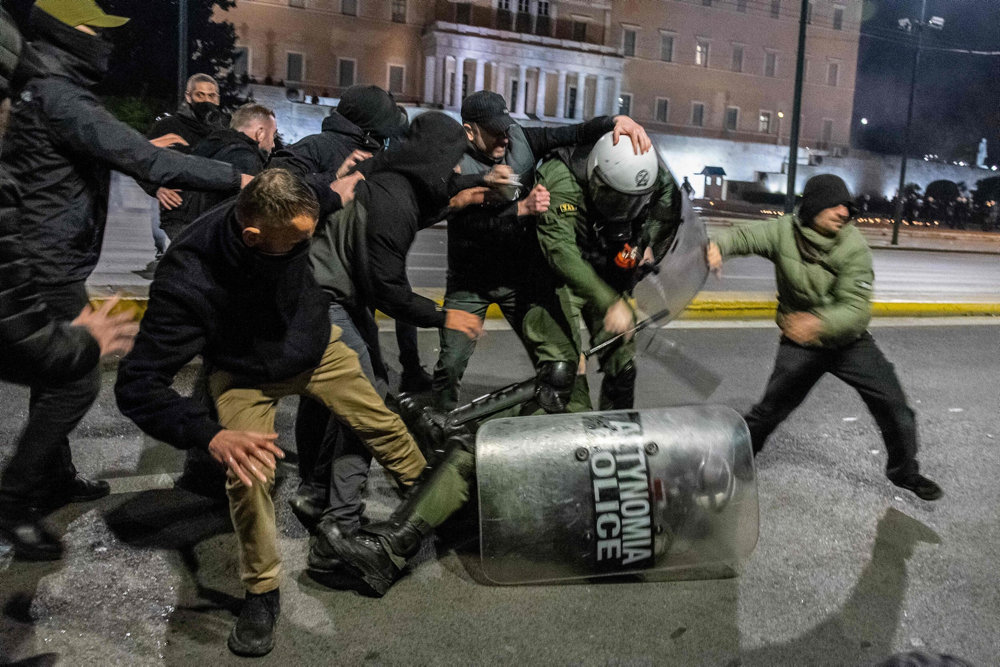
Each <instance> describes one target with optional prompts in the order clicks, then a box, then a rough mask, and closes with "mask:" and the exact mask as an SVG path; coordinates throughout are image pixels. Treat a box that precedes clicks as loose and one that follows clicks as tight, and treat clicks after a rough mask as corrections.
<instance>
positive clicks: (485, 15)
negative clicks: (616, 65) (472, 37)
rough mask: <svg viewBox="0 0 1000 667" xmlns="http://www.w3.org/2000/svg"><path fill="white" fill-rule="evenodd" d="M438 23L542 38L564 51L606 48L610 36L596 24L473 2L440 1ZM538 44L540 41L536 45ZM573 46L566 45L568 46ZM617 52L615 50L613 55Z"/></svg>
mask: <svg viewBox="0 0 1000 667" xmlns="http://www.w3.org/2000/svg"><path fill="white" fill-rule="evenodd" d="M434 20H435V21H436V22H437V23H444V24H452V25H461V26H464V27H466V28H473V29H475V30H476V31H478V30H490V31H493V32H494V33H496V34H497V35H502V37H497V38H498V39H521V40H523V39H528V38H533V37H534V38H542V39H551V40H554V42H555V44H552V45H560V46H563V47H564V48H577V47H578V45H580V44H586V45H591V46H602V45H603V44H604V42H605V37H606V35H605V34H604V33H605V30H604V26H603V25H599V24H597V23H595V22H592V21H577V20H573V19H565V18H557V19H553V18H552V17H549V16H538V15H536V14H526V13H518V12H513V11H510V10H504V9H495V8H493V7H486V6H483V5H479V4H474V3H471V2H449V1H448V0H436V2H435V5H434ZM536 43H538V42H536ZM570 44H571V45H572V46H566V45H570ZM614 51H615V50H614V49H612V52H614Z"/></svg>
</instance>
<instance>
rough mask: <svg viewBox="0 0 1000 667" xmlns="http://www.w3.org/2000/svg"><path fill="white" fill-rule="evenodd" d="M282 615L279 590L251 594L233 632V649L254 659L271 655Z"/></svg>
mask: <svg viewBox="0 0 1000 667" xmlns="http://www.w3.org/2000/svg"><path fill="white" fill-rule="evenodd" d="M280 614H281V596H280V593H279V592H278V589H277V588H275V589H274V590H273V591H268V592H267V593H262V594H260V595H256V594H254V593H249V592H248V593H247V595H246V600H245V601H244V602H243V609H242V611H240V617H239V618H238V619H236V625H235V626H234V627H233V631H232V632H230V633H229V642H228V644H229V650H230V651H232V652H233V653H235V654H236V655H242V656H245V657H250V658H255V657H260V656H262V655H267V654H268V653H270V652H271V649H273V648H274V626H275V625H277V623H278V616H279V615H280Z"/></svg>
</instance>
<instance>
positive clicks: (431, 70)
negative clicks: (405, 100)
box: [424, 56, 437, 104]
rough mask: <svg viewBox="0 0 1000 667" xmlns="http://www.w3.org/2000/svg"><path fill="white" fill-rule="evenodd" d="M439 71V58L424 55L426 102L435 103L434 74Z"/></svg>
mask: <svg viewBox="0 0 1000 667" xmlns="http://www.w3.org/2000/svg"><path fill="white" fill-rule="evenodd" d="M436 73H437V59H436V58H435V57H434V56H425V57H424V104H434V75H435V74H436Z"/></svg>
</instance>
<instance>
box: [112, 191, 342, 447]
mask: <svg viewBox="0 0 1000 667" xmlns="http://www.w3.org/2000/svg"><path fill="white" fill-rule="evenodd" d="M310 184H311V185H312V188H313V190H314V191H315V192H316V195H317V196H318V197H319V198H320V207H321V211H325V212H329V211H332V210H333V209H335V208H339V206H340V198H339V197H338V196H337V195H336V194H335V193H333V192H332V191H331V190H330V188H329V187H328V186H329V183H328V182H323V181H322V180H320V179H317V180H316V181H311V182H310ZM234 208H235V202H232V203H230V204H228V205H224V206H217V207H215V208H214V209H212V210H211V211H209V212H208V213H207V214H206V215H205V216H203V217H202V218H201V219H200V220H199V222H198V224H197V225H192V226H191V227H189V228H188V230H187V231H186V232H185V233H184V234H183V235H182V236H181V237H180V239H178V240H177V241H176V242H175V243H172V244H171V245H170V248H168V249H167V252H166V253H165V254H164V255H163V259H161V260H160V264H159V266H158V267H157V269H156V275H155V277H154V278H153V283H152V284H151V285H150V288H149V307H148V309H147V310H146V313H145V314H144V315H143V318H142V323H141V325H140V328H139V335H138V336H137V337H136V339H135V347H133V349H132V351H131V352H130V353H129V354H128V355H127V356H126V357H125V358H124V359H122V361H121V363H120V364H119V365H118V382H117V383H116V385H115V396H116V398H117V399H118V407H119V409H120V410H121V412H122V414H124V415H125V416H126V417H128V418H129V419H131V420H132V421H134V422H135V423H136V424H137V425H138V426H139V428H141V429H142V430H143V431H145V432H146V433H148V434H150V435H152V436H153V437H154V438H156V439H158V440H162V441H164V442H167V443H169V444H171V445H173V446H175V447H180V448H182V449H187V448H190V447H207V446H208V443H209V442H210V441H211V440H212V438H213V437H215V434H216V433H218V432H219V431H221V430H222V427H221V426H220V425H219V424H218V423H217V422H216V421H214V420H213V419H211V418H210V416H209V412H208V409H207V407H206V406H205V405H204V404H203V402H202V401H198V400H195V399H192V398H188V397H185V396H181V395H180V394H178V393H177V391H176V390H174V389H173V387H172V384H173V380H174V377H175V376H176V375H177V373H178V371H180V369H181V368H182V367H183V366H184V365H185V364H187V363H188V362H189V361H191V360H192V359H194V358H195V357H196V356H197V355H199V354H200V355H202V357H203V358H204V359H205V361H207V362H209V363H211V365H212V366H213V367H214V368H217V369H220V370H223V371H227V372H229V373H232V374H233V375H234V376H235V377H236V379H237V381H238V382H241V383H244V384H245V386H257V385H260V384H263V383H267V382H274V381H279V380H285V379H288V378H291V377H294V376H295V375H298V374H300V373H303V372H306V371H309V370H312V369H314V368H316V366H317V365H318V364H319V362H320V359H321V358H322V356H323V351H324V350H325V349H326V347H327V344H328V343H329V340H330V320H329V316H328V315H327V309H328V307H329V302H330V299H329V296H327V294H325V293H324V292H323V290H321V289H320V288H319V286H318V285H317V284H316V280H315V279H314V278H313V274H312V271H311V270H310V268H309V256H308V251H309V245H308V242H305V243H303V244H302V245H301V246H300V247H298V248H296V250H294V251H293V252H292V253H290V254H288V255H282V256H277V257H268V256H263V255H261V254H260V253H258V252H256V251H255V250H253V249H252V248H249V247H247V246H246V245H245V244H244V243H243V240H242V238H241V228H240V225H239V223H238V221H237V220H236V216H235V212H234Z"/></svg>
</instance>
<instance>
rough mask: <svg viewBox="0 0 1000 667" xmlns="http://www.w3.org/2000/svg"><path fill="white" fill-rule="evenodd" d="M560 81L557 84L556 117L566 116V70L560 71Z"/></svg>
mask: <svg viewBox="0 0 1000 667" xmlns="http://www.w3.org/2000/svg"><path fill="white" fill-rule="evenodd" d="M558 74H559V83H557V84H556V118H565V117H566V70H564V69H561V70H559V72H558Z"/></svg>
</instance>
